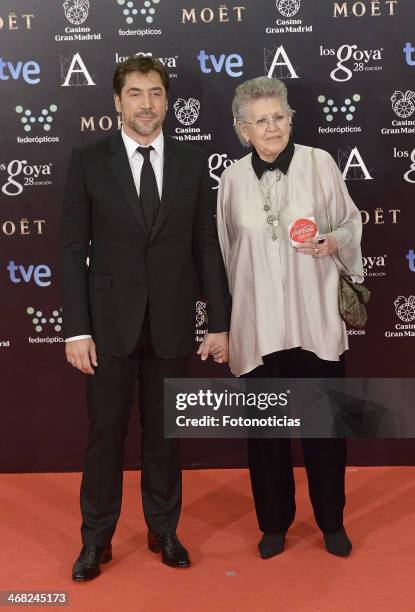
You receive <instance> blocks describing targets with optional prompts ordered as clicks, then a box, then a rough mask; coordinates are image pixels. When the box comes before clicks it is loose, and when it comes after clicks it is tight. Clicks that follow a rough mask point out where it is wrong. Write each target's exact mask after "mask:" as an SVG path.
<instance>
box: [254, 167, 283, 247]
mask: <svg viewBox="0 0 415 612" xmlns="http://www.w3.org/2000/svg"><path fill="white" fill-rule="evenodd" d="M281 174H282V173H281V170H279V169H277V170H276V171H275V179H274V180H273V181H272V183H271V185H270V186H269V187H265V189H264V188H263V182H261V181H259V188H260V191H261V196H262V201H263V208H264V211H265V213H266V222H267V224H268V225H269V226H270V227H271V239H272V240H274V241H275V240H277V237H278V236H277V231H278V226H279V213H280V210H279V209H280V207H279V205H277V204H276V205H275V210H272V205H271V189H272V188H273V187H274V185H275V184H276V183H277V182H279V181H280V180H281ZM278 199H279V200H280V201H281V198H278ZM279 203H280V202H278V204H279Z"/></svg>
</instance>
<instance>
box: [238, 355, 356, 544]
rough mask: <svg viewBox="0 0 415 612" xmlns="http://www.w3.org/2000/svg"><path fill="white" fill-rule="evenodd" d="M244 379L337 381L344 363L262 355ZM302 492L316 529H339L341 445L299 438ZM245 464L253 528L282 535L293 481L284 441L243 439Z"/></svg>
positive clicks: (290, 515) (290, 513) (291, 511)
mask: <svg viewBox="0 0 415 612" xmlns="http://www.w3.org/2000/svg"><path fill="white" fill-rule="evenodd" d="M263 361H264V364H263V365H262V366H259V367H257V368H255V369H254V370H252V371H251V372H249V373H248V374H245V377H248V378H342V377H344V361H343V358H342V357H341V359H340V361H325V360H323V359H320V358H319V357H317V356H316V355H315V354H314V353H311V352H310V351H305V350H302V349H300V348H294V349H289V350H286V351H279V352H277V353H272V354H270V355H266V356H265V357H263ZM302 446H303V454H304V463H305V467H306V471H307V478H308V489H309V493H310V499H311V503H312V506H313V510H314V516H315V519H316V522H317V525H318V526H319V527H320V529H321V530H322V531H335V530H337V529H340V527H341V526H342V525H343V509H344V505H345V493H344V476H345V468H346V441H345V440H344V439H342V438H330V439H329V438H324V439H323V438H319V439H313V438H303V439H302ZM248 461H249V470H250V475H251V484H252V491H253V496H254V501H255V509H256V514H257V517H258V524H259V528H260V530H261V531H263V532H264V533H280V532H282V531H287V529H288V528H289V527H290V525H291V523H292V522H293V520H294V516H295V483H294V474H293V462H292V452H291V440H290V439H288V438H264V439H261V438H249V439H248Z"/></svg>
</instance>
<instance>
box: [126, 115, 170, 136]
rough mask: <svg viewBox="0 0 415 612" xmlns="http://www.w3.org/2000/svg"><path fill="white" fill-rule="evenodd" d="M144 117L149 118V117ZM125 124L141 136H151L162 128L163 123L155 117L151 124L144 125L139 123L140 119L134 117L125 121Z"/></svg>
mask: <svg viewBox="0 0 415 612" xmlns="http://www.w3.org/2000/svg"><path fill="white" fill-rule="evenodd" d="M144 116H147V117H148V116H149V115H144ZM125 123H126V124H127V125H128V127H129V128H130V129H131V130H133V131H134V132H135V133H136V134H138V135H139V136H149V135H150V134H152V133H153V132H155V131H156V130H157V129H158V128H159V127H160V126H161V124H162V121H160V119H159V118H158V117H154V120H153V121H152V122H151V123H147V124H145V125H143V124H142V123H140V122H139V117H133V118H132V119H128V120H127V121H125Z"/></svg>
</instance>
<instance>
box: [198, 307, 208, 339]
mask: <svg viewBox="0 0 415 612" xmlns="http://www.w3.org/2000/svg"><path fill="white" fill-rule="evenodd" d="M206 326H207V313H206V302H203V301H202V300H197V302H196V334H195V336H196V337H195V341H196V342H202V340H203V337H204V335H205V334H206ZM202 328H203V329H202Z"/></svg>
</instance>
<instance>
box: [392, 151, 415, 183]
mask: <svg viewBox="0 0 415 612" xmlns="http://www.w3.org/2000/svg"><path fill="white" fill-rule="evenodd" d="M393 157H394V159H405V160H410V161H411V164H410V166H409V169H408V170H406V172H405V173H404V175H403V178H404V180H405V181H406V182H407V183H411V184H415V149H412V151H411V150H410V149H398V148H397V147H394V148H393Z"/></svg>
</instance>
